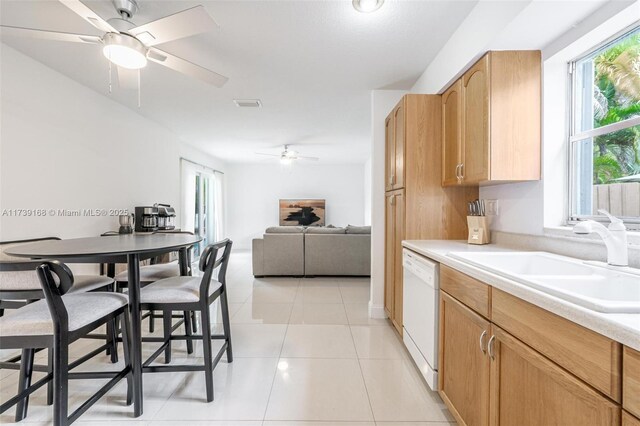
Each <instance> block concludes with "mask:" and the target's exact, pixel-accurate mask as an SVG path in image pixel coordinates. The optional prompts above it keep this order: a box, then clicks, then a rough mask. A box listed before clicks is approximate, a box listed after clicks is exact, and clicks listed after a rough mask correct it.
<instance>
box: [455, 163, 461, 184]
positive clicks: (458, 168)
mask: <svg viewBox="0 0 640 426" xmlns="http://www.w3.org/2000/svg"><path fill="white" fill-rule="evenodd" d="M460 167H462V164H458V165H457V166H456V179H457V180H458V183H459V182H460V181H461V180H462V177H461V176H460Z"/></svg>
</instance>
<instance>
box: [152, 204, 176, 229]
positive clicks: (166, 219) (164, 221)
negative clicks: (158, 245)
mask: <svg viewBox="0 0 640 426" xmlns="http://www.w3.org/2000/svg"><path fill="white" fill-rule="evenodd" d="M154 207H157V208H158V229H159V230H161V231H172V230H174V229H176V209H174V208H173V207H171V206H170V205H169V204H159V203H157V204H154Z"/></svg>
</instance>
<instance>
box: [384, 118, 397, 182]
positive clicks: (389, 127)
mask: <svg viewBox="0 0 640 426" xmlns="http://www.w3.org/2000/svg"><path fill="white" fill-rule="evenodd" d="M384 129H385V151H386V157H385V191H391V190H392V189H393V183H394V179H395V178H394V176H395V174H396V146H395V140H394V135H395V119H394V115H393V114H390V115H389V116H388V117H387V119H386V120H385V122H384Z"/></svg>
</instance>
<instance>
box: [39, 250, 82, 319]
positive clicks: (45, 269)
mask: <svg viewBox="0 0 640 426" xmlns="http://www.w3.org/2000/svg"><path fill="white" fill-rule="evenodd" d="M36 272H37V273H38V278H39V279H40V285H41V286H42V291H43V292H44V298H45V300H46V301H47V305H48V306H49V312H50V313H51V318H52V319H53V326H54V329H58V330H60V329H66V328H68V327H69V315H68V314H67V309H66V308H65V306H64V302H63V301H62V295H63V294H65V293H66V292H67V291H69V289H70V288H71V287H72V286H73V273H72V272H71V269H69V267H68V266H67V265H65V264H64V263H62V262H59V261H57V260H52V261H48V262H43V263H42V264H41V265H40V266H38V267H37V268H36ZM54 275H55V277H54Z"/></svg>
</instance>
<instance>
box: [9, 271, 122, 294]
mask: <svg viewBox="0 0 640 426" xmlns="http://www.w3.org/2000/svg"><path fill="white" fill-rule="evenodd" d="M111 283H113V279H111V278H109V277H106V276H104V275H74V278H73V287H71V289H70V290H69V292H70V293H78V292H85V291H91V290H97V289H99V288H102V287H105V286H107V285H109V284H111ZM34 290H36V291H37V290H42V287H40V280H39V279H38V275H37V274H36V271H35V270H34V271H6V272H2V273H1V274H0V291H34Z"/></svg>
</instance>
